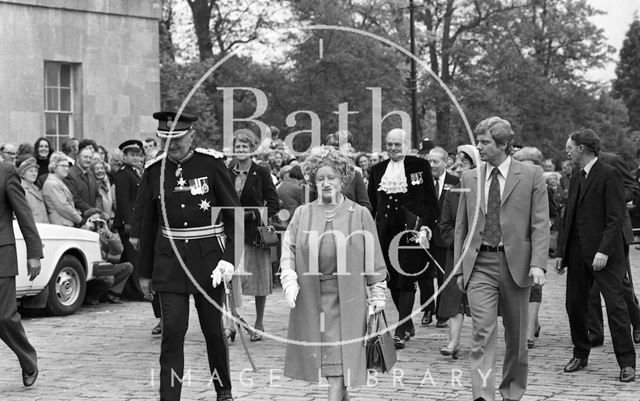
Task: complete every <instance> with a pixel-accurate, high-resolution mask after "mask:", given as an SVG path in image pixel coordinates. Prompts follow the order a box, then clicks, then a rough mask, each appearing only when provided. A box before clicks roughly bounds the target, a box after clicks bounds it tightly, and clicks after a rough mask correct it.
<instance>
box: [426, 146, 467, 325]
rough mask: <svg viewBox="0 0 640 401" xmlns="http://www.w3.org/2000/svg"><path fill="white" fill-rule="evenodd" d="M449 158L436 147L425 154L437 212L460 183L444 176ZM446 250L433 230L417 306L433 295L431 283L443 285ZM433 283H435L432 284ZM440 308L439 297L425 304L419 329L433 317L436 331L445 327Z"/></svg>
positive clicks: (453, 176) (445, 322)
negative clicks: (450, 192) (452, 188)
mask: <svg viewBox="0 0 640 401" xmlns="http://www.w3.org/2000/svg"><path fill="white" fill-rule="evenodd" d="M448 158H449V155H448V153H447V151H446V150H444V149H443V148H441V147H439V146H437V147H435V148H433V149H431V150H430V151H429V153H428V154H427V160H429V164H430V165H431V174H432V175H433V185H434V187H435V193H436V197H437V198H438V209H439V210H440V211H442V206H443V204H444V198H445V195H446V193H447V191H449V189H451V187H455V186H456V185H458V184H459V183H460V179H459V178H458V177H456V176H455V175H452V174H449V173H448V172H447V159H448ZM439 220H440V216H439V215H438V219H437V221H436V224H437V223H438V222H439ZM448 248H449V247H448V246H447V244H446V243H445V242H444V240H443V239H442V236H441V235H440V230H439V229H436V230H435V231H434V232H433V240H432V242H431V248H430V249H429V253H430V254H431V263H430V265H429V269H427V271H426V272H424V273H423V274H421V275H420V277H419V278H418V287H420V304H421V305H425V304H426V303H427V302H428V301H429V299H430V298H431V297H433V294H435V291H436V287H435V285H434V281H436V280H437V281H436V282H437V286H438V287H437V288H440V287H441V286H442V283H443V282H444V265H445V262H446V260H447V249H448ZM434 279H435V280H434ZM439 306H440V294H438V296H437V297H436V299H434V300H432V301H431V302H429V303H428V304H427V305H426V306H423V308H422V312H423V315H422V325H423V326H427V325H429V324H430V323H431V322H432V320H433V317H432V316H434V315H436V316H437V322H436V327H447V319H446V318H443V317H441V316H440V315H439V314H438V313H437V310H436V308H439Z"/></svg>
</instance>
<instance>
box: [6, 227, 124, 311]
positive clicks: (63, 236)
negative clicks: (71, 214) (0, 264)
mask: <svg viewBox="0 0 640 401" xmlns="http://www.w3.org/2000/svg"><path fill="white" fill-rule="evenodd" d="M37 226H38V232H39V233H40V238H41V239H42V244H43V252H44V258H43V259H42V260H41V261H40V262H41V265H42V268H41V270H40V274H39V275H38V277H36V278H35V279H34V280H33V281H29V275H28V274H27V259H26V258H27V253H26V245H25V243H24V239H23V238H22V232H21V231H20V228H19V227H18V223H17V222H16V221H15V220H14V222H13V231H14V232H15V234H16V250H17V252H18V276H17V277H16V294H17V298H18V300H19V302H20V305H21V307H22V308H27V309H41V308H46V310H47V312H48V313H50V314H52V315H58V316H60V315H71V314H73V313H74V312H75V311H76V310H78V308H80V306H81V305H82V302H83V301H84V295H85V292H86V289H87V281H89V280H92V279H94V278H95V277H97V276H105V275H110V274H113V265H112V264H111V263H108V262H104V261H103V260H102V256H101V253H100V244H99V240H98V234H97V233H94V232H92V231H88V230H81V229H79V228H72V227H65V226H60V225H54V224H40V223H38V224H37Z"/></svg>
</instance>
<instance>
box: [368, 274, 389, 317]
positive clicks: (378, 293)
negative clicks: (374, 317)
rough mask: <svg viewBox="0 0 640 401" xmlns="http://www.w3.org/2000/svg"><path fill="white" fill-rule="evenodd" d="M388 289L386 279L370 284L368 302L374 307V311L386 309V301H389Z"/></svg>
mask: <svg viewBox="0 0 640 401" xmlns="http://www.w3.org/2000/svg"><path fill="white" fill-rule="evenodd" d="M386 289H387V282H386V281H385V280H383V281H379V282H377V283H374V284H371V285H370V286H369V298H368V299H367V303H368V304H369V307H371V308H373V312H374V313H375V312H377V311H380V310H384V306H385V303H386V301H387V295H386V294H385V290H386Z"/></svg>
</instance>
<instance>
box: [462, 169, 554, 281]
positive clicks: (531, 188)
mask: <svg viewBox="0 0 640 401" xmlns="http://www.w3.org/2000/svg"><path fill="white" fill-rule="evenodd" d="M486 174H487V173H486V163H483V164H482V165H481V166H479V167H477V168H474V169H472V170H467V171H465V172H464V173H462V179H461V181H460V187H461V188H462V189H468V192H462V193H461V197H460V202H459V203H458V212H457V214H456V226H455V240H454V263H458V260H459V259H460V258H462V274H464V283H465V286H466V285H467V283H468V282H469V277H471V272H472V271H473V266H474V265H475V262H476V258H477V257H478V252H479V251H480V245H481V244H482V237H483V231H484V225H485V216H486V213H487V211H486V206H485V197H484V185H485V183H486ZM478 175H479V176H480V177H478ZM478 179H480V180H481V181H480V182H478ZM478 191H480V193H478ZM478 202H480V204H479V205H478ZM476 208H478V210H477V212H478V213H477V221H476V220H475V217H476ZM474 223H475V226H474ZM500 229H501V230H502V243H503V245H504V252H505V256H506V259H507V263H508V265H509V271H510V272H511V277H512V278H513V280H514V281H515V283H516V284H517V285H518V286H519V287H529V286H531V284H532V283H533V280H532V278H531V277H529V270H530V268H531V267H534V266H535V267H539V268H542V269H545V270H546V266H547V256H548V253H549V200H548V192H547V185H546V182H545V179H544V177H543V176H542V169H541V168H540V167H539V166H534V165H529V164H525V163H521V162H519V161H517V160H513V159H512V160H511V166H510V168H509V173H508V174H507V179H506V182H505V186H504V191H503V194H502V197H501V206H500Z"/></svg>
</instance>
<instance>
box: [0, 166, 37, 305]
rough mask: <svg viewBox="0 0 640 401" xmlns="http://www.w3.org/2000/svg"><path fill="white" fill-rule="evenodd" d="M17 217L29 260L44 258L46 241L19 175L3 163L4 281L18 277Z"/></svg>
mask: <svg viewBox="0 0 640 401" xmlns="http://www.w3.org/2000/svg"><path fill="white" fill-rule="evenodd" d="M14 215H15V216H16V220H17V221H18V225H19V226H20V231H22V236H23V237H24V242H25V244H26V245H27V258H29V259H32V258H38V259H40V258H42V241H41V240H40V236H39V235H38V229H37V228H36V224H35V222H34V221H33V215H32V214H31V208H29V204H28V203H27V200H26V198H25V197H24V191H23V189H22V187H21V186H20V178H18V173H17V172H16V169H15V167H13V166H12V165H9V164H6V163H2V162H0V260H2V263H0V277H12V276H16V275H18V256H17V254H16V236H15V234H14V232H13V216H14ZM14 305H15V304H14ZM0 309H1V306H0Z"/></svg>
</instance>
